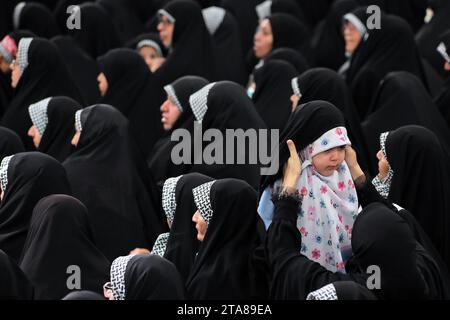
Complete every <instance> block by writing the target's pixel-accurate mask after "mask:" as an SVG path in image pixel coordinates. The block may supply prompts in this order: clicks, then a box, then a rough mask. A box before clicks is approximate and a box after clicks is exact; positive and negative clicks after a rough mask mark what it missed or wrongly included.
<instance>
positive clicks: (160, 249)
mask: <svg viewBox="0 0 450 320" xmlns="http://www.w3.org/2000/svg"><path fill="white" fill-rule="evenodd" d="M169 235H170V232H166V233H161V234H160V235H159V236H158V238H156V241H155V244H154V245H153V249H152V252H151V254H155V255H157V256H160V257H164V253H166V247H167V241H169Z"/></svg>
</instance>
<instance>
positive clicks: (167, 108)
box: [159, 96, 181, 131]
mask: <svg viewBox="0 0 450 320" xmlns="http://www.w3.org/2000/svg"><path fill="white" fill-rule="evenodd" d="M159 110H160V111H161V122H162V124H163V127H164V130H166V131H167V130H170V129H171V128H172V127H173V125H174V124H175V122H176V121H177V120H178V118H179V117H180V115H181V111H180V109H179V108H178V107H177V106H176V105H175V103H174V102H173V100H172V98H171V97H170V96H167V99H166V101H164V103H163V104H162V105H161V107H160V108H159Z"/></svg>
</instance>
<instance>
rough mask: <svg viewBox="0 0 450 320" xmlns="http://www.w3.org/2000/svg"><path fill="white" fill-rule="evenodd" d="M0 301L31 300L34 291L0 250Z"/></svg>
mask: <svg viewBox="0 0 450 320" xmlns="http://www.w3.org/2000/svg"><path fill="white" fill-rule="evenodd" d="M0 281H1V283H2V285H1V286H0V299H1V300H32V299H33V296H34V289H33V286H32V285H31V283H30V281H29V280H28V278H27V276H26V275H25V274H24V273H23V271H22V270H20V268H19V266H17V264H16V263H15V262H14V261H13V260H12V259H11V258H10V257H8V255H7V254H6V253H5V252H3V250H0Z"/></svg>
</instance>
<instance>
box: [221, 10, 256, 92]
mask: <svg viewBox="0 0 450 320" xmlns="http://www.w3.org/2000/svg"><path fill="white" fill-rule="evenodd" d="M212 40H213V41H212V47H213V52H214V59H215V61H216V66H215V68H216V71H217V74H216V77H215V80H230V81H234V82H237V83H239V84H241V85H245V84H246V82H247V80H248V79H247V73H246V68H245V60H244V51H243V50H242V44H241V39H240V30H239V24H238V22H237V20H236V18H235V17H234V16H233V15H232V14H231V13H229V12H226V13H225V16H224V18H223V21H222V23H221V24H220V26H219V28H218V29H217V30H216V32H215V33H214V34H213V35H212Z"/></svg>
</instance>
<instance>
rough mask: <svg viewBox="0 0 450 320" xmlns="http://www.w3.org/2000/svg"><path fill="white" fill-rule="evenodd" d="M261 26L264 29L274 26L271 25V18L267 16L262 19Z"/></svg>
mask: <svg viewBox="0 0 450 320" xmlns="http://www.w3.org/2000/svg"><path fill="white" fill-rule="evenodd" d="M260 27H261V28H263V29H267V30H271V29H272V27H271V25H270V20H269V19H267V18H266V19H264V20H262V21H261V23H260Z"/></svg>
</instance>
